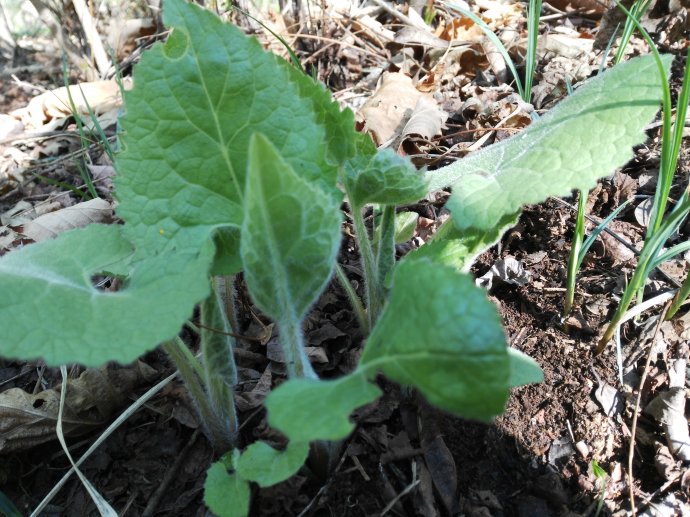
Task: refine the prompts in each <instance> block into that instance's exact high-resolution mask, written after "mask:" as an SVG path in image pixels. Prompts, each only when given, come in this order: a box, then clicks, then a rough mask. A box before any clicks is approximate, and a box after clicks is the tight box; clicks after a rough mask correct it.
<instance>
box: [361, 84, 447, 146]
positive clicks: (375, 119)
mask: <svg viewBox="0 0 690 517" xmlns="http://www.w3.org/2000/svg"><path fill="white" fill-rule="evenodd" d="M422 97H426V98H427V100H428V101H429V102H428V103H426V104H422V108H423V109H425V110H431V106H433V105H436V101H434V100H433V98H432V97H430V96H427V95H426V94H424V93H422V92H420V91H419V90H417V89H416V88H415V87H414V85H413V84H412V79H411V78H410V77H408V76H406V75H404V74H400V73H392V72H387V73H384V74H383V76H382V78H381V81H380V83H379V86H378V88H377V89H376V91H375V92H374V94H373V95H372V96H371V97H370V98H369V99H368V100H367V102H365V103H364V105H363V106H362V108H361V109H360V110H359V111H358V112H357V116H356V118H357V122H358V124H359V125H361V126H362V130H363V131H367V132H369V133H370V134H371V136H372V138H373V139H374V142H375V143H376V145H378V146H380V145H387V144H389V143H391V142H392V141H394V140H395V139H396V138H399V137H400V136H401V135H402V131H403V129H404V128H405V124H406V123H407V122H408V121H409V120H410V117H411V116H412V114H413V113H414V110H415V107H416V106H417V104H418V101H419V99H420V98H422ZM436 111H437V114H436V116H437V117H438V119H441V121H442V120H443V119H442V117H443V115H444V114H443V113H442V112H441V110H440V109H439V108H438V106H436ZM424 117H430V114H429V113H427V114H426V115H424ZM438 127H439V129H440V125H439V126H438ZM431 136H433V135H431ZM429 138H430V137H429Z"/></svg>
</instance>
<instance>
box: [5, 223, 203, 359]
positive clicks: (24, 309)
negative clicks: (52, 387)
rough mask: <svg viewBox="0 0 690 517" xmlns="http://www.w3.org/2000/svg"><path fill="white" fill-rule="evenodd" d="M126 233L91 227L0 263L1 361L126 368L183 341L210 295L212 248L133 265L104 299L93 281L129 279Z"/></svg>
mask: <svg viewBox="0 0 690 517" xmlns="http://www.w3.org/2000/svg"><path fill="white" fill-rule="evenodd" d="M121 230H122V227H121V226H117V225H111V226H104V225H91V226H88V227H86V228H84V229H79V230H73V231H70V232H67V233H65V234H63V235H61V236H60V237H59V238H58V239H55V240H51V241H45V242H41V243H38V244H32V245H29V246H26V247H24V248H22V249H19V250H17V251H13V252H11V253H8V254H7V255H5V256H4V257H2V258H1V259H0V292H2V293H3V296H2V299H0V321H2V334H1V335H0V355H2V356H4V357H21V358H24V359H29V358H38V357H42V358H43V359H45V361H46V362H47V363H48V364H51V365H58V364H65V363H81V364H85V365H88V366H96V365H100V364H103V363H105V362H107V361H118V362H121V363H129V362H131V361H133V360H134V359H136V358H137V357H139V356H140V355H141V354H143V353H144V352H146V351H148V350H151V349H153V348H155V347H156V346H157V345H158V344H159V343H161V342H162V341H165V340H168V339H171V338H172V337H174V336H175V335H176V334H177V333H178V331H179V330H180V326H181V324H182V322H184V321H185V320H186V319H187V318H189V317H190V316H191V315H192V312H193V310H194V305H195V303H196V301H197V300H199V299H203V298H204V297H206V296H208V293H209V291H210V288H209V282H208V276H207V269H208V263H209V261H210V259H211V258H212V257H213V246H212V243H211V242H209V243H207V245H206V246H203V247H202V248H201V249H200V250H198V251H196V252H187V251H181V252H178V253H162V254H160V255H157V256H154V257H151V258H149V259H147V260H145V261H143V262H141V263H136V264H134V265H133V267H134V269H133V271H132V272H131V277H130V278H129V280H128V281H127V282H126V284H125V285H124V287H123V288H122V289H121V290H120V291H118V292H106V291H103V290H100V289H98V288H96V287H94V286H93V284H92V282H91V277H92V276H94V275H97V274H101V273H113V272H115V273H123V272H124V271H123V266H122V264H123V262H124V261H125V260H126V259H127V258H128V257H130V256H131V255H132V254H133V248H132V245H131V244H130V242H129V241H128V240H126V239H125V238H123V236H122V231H121ZM173 278H174V280H172V279H173Z"/></svg>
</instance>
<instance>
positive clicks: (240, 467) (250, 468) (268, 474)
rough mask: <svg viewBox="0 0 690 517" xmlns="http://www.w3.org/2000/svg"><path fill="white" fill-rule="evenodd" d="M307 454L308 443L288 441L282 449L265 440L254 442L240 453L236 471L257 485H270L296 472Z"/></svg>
mask: <svg viewBox="0 0 690 517" xmlns="http://www.w3.org/2000/svg"><path fill="white" fill-rule="evenodd" d="M308 455H309V443H307V442H295V441H290V443H288V445H287V447H286V448H285V450H284V451H278V450H276V449H274V448H273V447H271V446H270V445H268V444H267V443H266V442H254V443H253V444H251V445H250V446H249V447H247V449H246V450H245V451H244V452H243V453H242V456H240V458H239V460H237V462H236V464H235V466H236V467H237V473H238V474H239V475H240V476H242V477H243V478H244V479H246V480H248V481H254V482H255V483H257V484H258V485H259V486H264V487H265V486H272V485H275V484H277V483H280V482H281V481H285V480H286V479H287V478H289V477H291V476H292V475H294V474H296V473H297V471H298V470H299V469H300V468H301V467H302V465H304V462H305V461H306V460H307V456H308Z"/></svg>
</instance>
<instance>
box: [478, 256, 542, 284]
mask: <svg viewBox="0 0 690 517" xmlns="http://www.w3.org/2000/svg"><path fill="white" fill-rule="evenodd" d="M530 280H531V275H530V274H529V271H526V270H525V268H524V266H523V264H522V262H520V261H519V260H517V259H516V258H515V257H513V256H510V255H509V256H507V257H505V258H502V259H498V260H497V261H496V262H495V263H494V265H493V266H491V269H489V271H487V272H486V273H485V274H484V275H482V276H481V277H479V278H477V280H476V283H477V285H478V286H480V287H484V288H485V289H487V290H491V288H492V287H494V285H497V284H500V283H504V284H511V285H526V284H527V283H528V282H529V281H530Z"/></svg>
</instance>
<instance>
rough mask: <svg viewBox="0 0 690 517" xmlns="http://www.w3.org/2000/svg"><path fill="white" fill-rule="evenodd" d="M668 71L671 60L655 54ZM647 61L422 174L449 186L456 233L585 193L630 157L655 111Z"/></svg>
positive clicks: (656, 86)
mask: <svg viewBox="0 0 690 517" xmlns="http://www.w3.org/2000/svg"><path fill="white" fill-rule="evenodd" d="M662 59H663V60H664V64H665V65H666V67H667V68H668V67H669V66H670V64H671V60H672V56H670V55H669V56H662ZM661 91H662V90H661V85H660V79H659V73H658V69H657V67H656V63H655V62H654V58H653V57H652V56H644V57H639V58H635V59H631V60H630V61H628V62H626V63H623V64H621V65H618V66H616V67H614V68H613V69H611V70H609V71H607V72H605V73H604V74H601V75H599V76H597V77H595V78H594V79H591V80H590V81H589V82H588V83H587V84H585V85H583V86H582V87H581V88H579V89H577V90H576V91H575V93H574V94H573V95H572V96H570V97H568V98H566V99H565V100H563V101H562V102H561V103H560V104H558V105H557V106H556V107H555V108H553V109H552V110H550V111H549V112H548V113H547V114H546V115H544V116H543V117H542V118H541V119H540V120H539V121H537V122H534V123H533V124H532V125H531V126H530V127H528V128H527V129H526V130H524V131H522V132H521V133H520V134H519V135H517V136H515V137H513V138H509V139H507V140H505V141H503V142H500V143H498V144H495V145H492V146H489V147H487V148H485V149H483V150H481V151H479V152H476V153H474V154H472V155H470V156H468V157H467V158H463V159H461V160H458V161H457V162H455V163H453V164H451V165H449V166H447V167H443V168H441V169H439V170H437V171H434V172H430V173H429V174H428V176H429V179H430V189H431V190H437V189H439V188H442V187H446V186H449V185H452V186H453V194H452V196H451V198H450V200H449V201H448V203H447V205H446V206H447V207H448V208H449V209H450V211H451V212H452V213H453V216H454V217H453V220H454V221H455V224H456V225H457V226H458V228H460V229H468V228H477V229H482V230H489V229H492V228H494V227H495V226H496V225H497V224H498V222H499V221H500V220H501V219H502V218H503V217H504V216H505V215H507V214H512V213H515V212H517V211H518V210H519V209H520V208H521V207H522V206H523V205H525V204H529V203H540V202H542V201H544V200H545V199H546V198H547V197H548V196H561V195H569V193H570V192H571V190H572V189H580V190H585V191H587V190H589V189H590V188H591V187H593V186H594V184H595V182H596V180H597V179H598V178H601V177H602V176H606V175H609V174H611V173H613V171H614V170H615V169H616V168H617V167H620V166H622V165H624V164H625V163H626V162H627V161H628V160H630V159H631V158H632V156H633V152H632V147H633V146H634V145H637V144H640V143H641V142H644V140H645V139H646V135H645V132H644V128H645V126H646V125H647V124H648V123H649V121H650V120H652V118H653V117H654V115H655V114H656V113H657V112H658V111H659V105H660V102H661Z"/></svg>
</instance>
